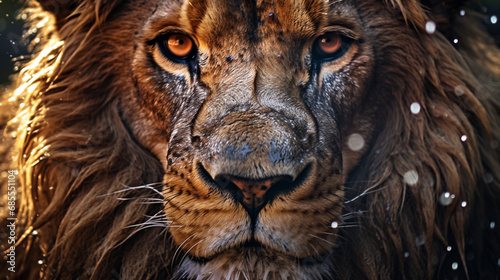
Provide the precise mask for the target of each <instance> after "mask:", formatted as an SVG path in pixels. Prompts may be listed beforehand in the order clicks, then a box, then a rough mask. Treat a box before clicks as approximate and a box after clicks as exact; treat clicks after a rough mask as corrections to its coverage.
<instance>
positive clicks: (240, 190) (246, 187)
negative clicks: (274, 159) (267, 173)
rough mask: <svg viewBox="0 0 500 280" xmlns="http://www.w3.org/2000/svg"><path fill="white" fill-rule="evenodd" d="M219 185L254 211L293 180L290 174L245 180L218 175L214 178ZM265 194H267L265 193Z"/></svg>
mask: <svg viewBox="0 0 500 280" xmlns="http://www.w3.org/2000/svg"><path fill="white" fill-rule="evenodd" d="M215 182H217V184H218V185H219V187H221V188H223V189H226V190H227V191H229V192H230V193H231V194H232V195H233V196H234V197H235V198H236V199H237V200H239V201H240V202H241V203H242V204H243V206H244V207H245V208H246V209H247V210H250V211H255V210H258V209H260V208H262V207H263V206H264V204H265V203H266V202H267V201H269V199H270V198H272V194H273V193H277V192H278V191H279V190H278V189H283V188H286V187H287V186H291V185H292V183H293V181H292V178H291V177H290V176H280V177H275V178H268V179H262V180H247V179H242V178H232V177H231V176H227V175H219V176H217V177H216V178H215ZM266 194H267V195H266Z"/></svg>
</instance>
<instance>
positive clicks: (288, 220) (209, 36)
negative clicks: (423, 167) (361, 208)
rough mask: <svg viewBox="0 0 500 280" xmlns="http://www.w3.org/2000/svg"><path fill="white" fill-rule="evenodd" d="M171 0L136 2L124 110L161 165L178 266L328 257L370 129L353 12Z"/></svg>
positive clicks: (366, 54) (361, 35) (367, 67)
mask: <svg viewBox="0 0 500 280" xmlns="http://www.w3.org/2000/svg"><path fill="white" fill-rule="evenodd" d="M179 2H180V3H178V2H175V3H174V2H173V1H164V2H162V3H160V4H158V5H157V7H156V8H155V9H152V8H151V7H149V8H141V9H144V10H147V12H148V14H147V17H145V18H144V19H143V21H142V22H141V23H140V24H138V26H140V29H139V30H138V31H137V35H136V36H137V38H140V39H139V42H140V43H139V44H138V45H137V46H135V47H136V48H135V51H134V63H133V73H134V74H133V76H134V82H135V85H136V88H137V91H136V92H135V93H134V95H133V96H132V97H130V100H132V101H133V102H132V105H130V104H129V105H127V106H128V107H127V108H128V109H127V110H128V113H127V112H126V115H127V116H128V117H127V118H128V119H129V122H130V124H131V127H132V130H133V131H134V134H135V137H136V138H137V139H138V140H139V141H140V142H141V144H143V145H144V146H145V147H147V148H148V149H150V150H151V151H152V152H153V153H154V154H155V155H156V156H157V157H158V159H159V160H160V161H161V162H162V163H163V165H164V168H165V172H166V174H165V177H164V182H165V187H164V191H163V192H164V197H165V203H164V212H165V214H166V215H167V217H168V220H169V222H170V224H169V226H170V229H169V231H170V233H171V235H172V237H173V239H174V240H175V243H176V244H177V245H178V246H179V247H180V250H182V251H183V252H184V253H186V254H187V255H188V256H189V257H190V258H187V259H186V261H185V263H187V262H191V263H190V264H189V266H190V267H193V266H195V264H196V265H198V266H199V268H200V271H198V272H196V273H202V272H203V271H204V270H203V268H204V267H206V268H207V270H210V269H213V268H214V267H217V266H224V264H225V263H226V264H227V263H243V262H247V263H251V262H253V261H250V260H249V259H252V256H253V257H257V258H259V259H264V260H266V259H267V260H273V262H275V263H278V262H280V263H281V265H278V266H279V267H281V268H283V267H284V266H283V265H282V264H286V265H287V266H289V267H295V266H297V264H300V263H303V262H307V261H309V260H313V259H318V258H320V257H322V256H325V255H327V254H328V253H329V252H331V251H332V249H333V248H334V246H335V242H336V232H337V230H338V229H337V228H336V227H335V226H333V227H332V223H333V224H334V225H339V226H341V225H342V219H341V214H342V207H343V206H342V205H343V194H344V190H343V182H344V180H345V178H346V175H347V173H348V172H349V170H350V169H351V168H352V167H353V166H354V165H355V163H356V161H357V160H358V158H359V157H360V155H362V153H363V152H364V151H366V145H364V144H365V143H367V142H368V141H370V138H371V136H370V133H371V131H369V129H368V127H372V128H373V127H374V125H373V123H372V122H373V117H372V116H370V117H366V116H369V115H370V114H369V112H370V109H369V108H370V107H376V105H375V104H373V105H372V106H367V107H364V106H365V105H364V104H365V102H368V101H366V100H371V98H368V97H367V96H366V95H367V93H366V92H367V87H368V86H369V83H370V81H371V76H372V71H373V70H372V68H373V67H372V65H373V63H374V61H373V60H374V59H373V55H372V51H373V50H372V48H371V47H370V45H369V44H368V43H367V39H368V38H367V37H366V34H365V31H364V30H365V27H364V26H363V24H362V22H363V21H362V15H361V14H360V12H359V11H358V9H357V8H356V6H355V5H354V4H353V3H351V1H338V3H329V2H328V1H277V2H273V3H267V2H262V3H261V2H260V1H257V2H258V4H255V3H253V2H252V1H243V2H241V3H240V2H237V3H236V2H233V1H222V2H221V1H179ZM252 3H253V4H252ZM381 5H382V4H381ZM134 104H135V105H134ZM360 111H363V115H364V116H365V117H362V116H360V114H359V112H360ZM244 254H247V255H248V256H247V257H241V256H242V255H244ZM265 257H267V258H265ZM276 258H277V259H276ZM243 259H245V260H243ZM266 262H267V261H266ZM186 266H187V265H186ZM236 266H237V265H236ZM278 266H277V267H278ZM226 269H229V268H227V267H226ZM193 273H194V272H193Z"/></svg>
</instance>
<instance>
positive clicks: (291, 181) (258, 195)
mask: <svg viewBox="0 0 500 280" xmlns="http://www.w3.org/2000/svg"><path fill="white" fill-rule="evenodd" d="M197 169H198V174H199V175H200V177H201V178H202V179H203V180H205V181H206V182H207V183H209V184H211V185H212V186H214V187H215V188H216V189H217V190H218V191H219V192H220V193H222V194H224V195H228V196H230V197H231V198H232V199H234V200H236V201H237V202H239V203H241V204H242V205H243V207H244V208H245V210H246V211H247V212H248V213H249V215H250V216H252V217H253V218H255V217H256V216H257V215H258V213H259V211H260V210H261V209H262V208H264V206H265V205H266V204H267V203H269V202H271V201H272V200H273V199H275V198H276V197H278V196H279V195H281V194H286V193H288V192H291V191H293V190H295V189H297V188H299V187H300V186H302V185H303V184H304V183H305V182H306V181H307V180H308V179H309V178H310V175H311V172H312V164H307V165H306V166H305V167H304V168H302V169H300V170H297V171H296V174H294V176H292V175H290V174H288V175H279V176H273V177H268V178H262V179H248V178H242V177H239V176H234V175H230V174H226V173H224V174H217V175H215V176H212V175H210V174H209V172H208V171H207V170H206V169H205V168H204V166H203V164H201V163H198V164H197Z"/></svg>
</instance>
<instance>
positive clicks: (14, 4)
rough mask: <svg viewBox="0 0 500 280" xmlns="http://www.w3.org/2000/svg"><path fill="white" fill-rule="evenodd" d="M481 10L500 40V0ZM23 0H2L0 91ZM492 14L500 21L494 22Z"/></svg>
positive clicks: (20, 46)
mask: <svg viewBox="0 0 500 280" xmlns="http://www.w3.org/2000/svg"><path fill="white" fill-rule="evenodd" d="M476 1H480V4H477V5H476V6H477V9H478V11H479V12H481V13H482V14H484V15H485V20H484V21H485V25H486V26H487V28H488V30H489V31H490V33H491V34H492V35H494V36H495V37H496V38H497V41H498V42H500V0H476ZM21 7H22V1H20V0H0V92H1V87H3V86H5V85H6V84H8V83H9V81H10V79H11V75H12V74H13V73H15V72H17V71H18V70H19V69H18V68H19V67H18V66H16V63H15V62H16V61H22V60H26V59H29V54H28V53H27V50H26V43H25V42H24V41H23V39H22V38H23V34H25V32H24V33H23V15H22V14H20V8H21ZM492 15H496V16H497V17H498V22H497V23H496V24H492V23H491V21H490V18H491V16H492Z"/></svg>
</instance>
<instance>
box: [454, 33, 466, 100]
mask: <svg viewBox="0 0 500 280" xmlns="http://www.w3.org/2000/svg"><path fill="white" fill-rule="evenodd" d="M457 41H458V40H457ZM464 93H465V89H464V87H463V86H461V85H458V86H456V87H455V94H456V95H457V96H461V95H463V94H464Z"/></svg>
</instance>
